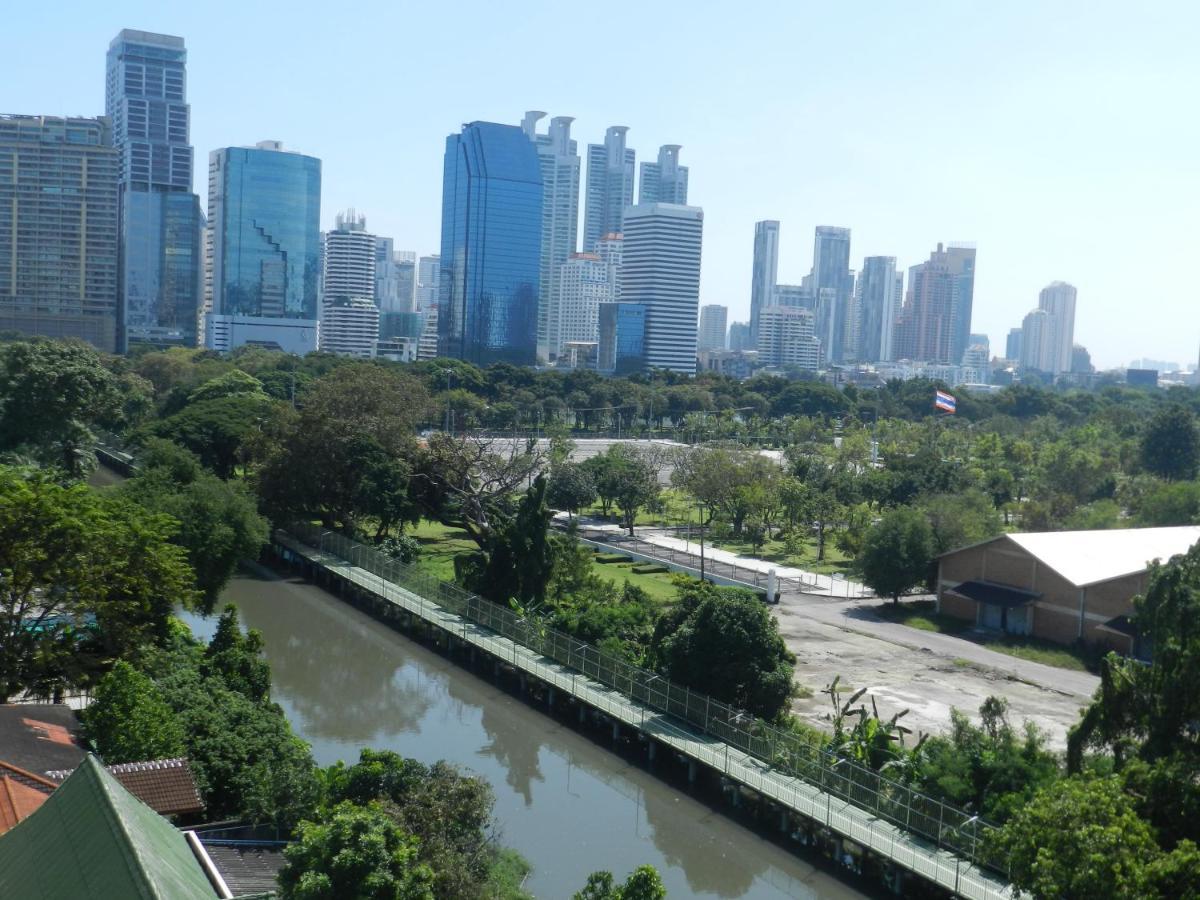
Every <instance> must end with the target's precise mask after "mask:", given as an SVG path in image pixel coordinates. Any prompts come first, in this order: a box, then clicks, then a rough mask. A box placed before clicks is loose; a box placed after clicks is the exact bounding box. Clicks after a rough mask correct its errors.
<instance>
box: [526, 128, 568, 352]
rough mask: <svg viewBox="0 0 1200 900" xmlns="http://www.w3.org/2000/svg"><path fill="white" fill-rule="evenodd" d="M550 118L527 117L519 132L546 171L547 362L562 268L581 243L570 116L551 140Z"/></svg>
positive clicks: (542, 300)
mask: <svg viewBox="0 0 1200 900" xmlns="http://www.w3.org/2000/svg"><path fill="white" fill-rule="evenodd" d="M545 115H546V114H545V113H544V112H537V111H534V112H527V113H525V118H524V119H523V120H522V122H521V128H522V130H523V131H524V132H525V134H526V136H528V138H529V140H531V141H532V142H533V145H534V147H535V148H536V149H537V155H538V165H539V166H540V168H541V170H542V257H541V267H540V270H539V275H538V278H539V282H538V326H537V335H538V337H537V346H538V357H539V358H540V359H548V358H549V357H550V356H552V355H556V354H557V352H558V348H557V347H556V346H554V343H555V342H554V340H553V339H552V337H551V334H550V319H551V310H552V308H553V307H554V306H555V304H557V303H558V302H559V276H560V273H561V270H562V266H563V263H565V262H566V261H567V258H568V257H570V255H571V254H572V253H574V252H575V242H576V241H577V240H578V238H579V150H578V147H577V145H576V143H575V141H573V140H571V123H572V122H574V121H575V120H574V119H572V118H571V117H570V116H555V117H554V118H553V119H551V120H550V130H549V132H548V133H547V134H538V131H537V123H538V120H539V119H541V118H543V117H544V116H545Z"/></svg>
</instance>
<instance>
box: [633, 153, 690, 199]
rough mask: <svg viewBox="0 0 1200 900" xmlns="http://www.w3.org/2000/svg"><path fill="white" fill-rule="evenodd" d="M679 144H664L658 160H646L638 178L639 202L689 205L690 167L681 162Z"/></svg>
mask: <svg viewBox="0 0 1200 900" xmlns="http://www.w3.org/2000/svg"><path fill="white" fill-rule="evenodd" d="M680 149H681V145H679V144H663V145H662V146H661V147H660V148H659V149H658V162H644V163H642V166H641V176H640V178H639V180H638V203H678V204H681V205H683V206H686V205H687V193H688V169H687V166H681V165H680V164H679V151H680Z"/></svg>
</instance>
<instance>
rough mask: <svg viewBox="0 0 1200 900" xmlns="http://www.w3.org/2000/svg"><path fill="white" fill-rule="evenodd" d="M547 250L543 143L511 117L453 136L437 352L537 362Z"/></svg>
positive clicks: (485, 361)
mask: <svg viewBox="0 0 1200 900" xmlns="http://www.w3.org/2000/svg"><path fill="white" fill-rule="evenodd" d="M541 252H542V174H541V167H540V164H539V162H538V154H537V150H536V148H535V147H534V145H533V144H532V143H531V142H530V140H529V138H528V137H527V136H526V135H525V133H524V132H523V131H522V130H521V129H520V128H518V127H516V126H513V125H497V124H494V123H491V122H472V123H470V124H469V125H464V126H463V130H462V132H461V133H460V134H452V135H450V136H449V137H448V138H446V156H445V166H444V172H443V181H442V253H441V284H440V286H439V291H438V355H439V356H449V357H454V358H457V359H462V360H466V361H468V362H471V363H474V364H476V365H480V366H486V365H490V364H491V363H495V362H510V363H513V364H515V365H530V366H531V365H533V364H534V363H536V361H537V317H538V285H539V272H540V266H541Z"/></svg>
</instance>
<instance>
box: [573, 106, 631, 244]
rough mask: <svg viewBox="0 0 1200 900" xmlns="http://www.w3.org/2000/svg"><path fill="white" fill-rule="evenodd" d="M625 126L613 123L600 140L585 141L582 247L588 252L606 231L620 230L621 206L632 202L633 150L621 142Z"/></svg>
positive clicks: (614, 232) (622, 213) (623, 211)
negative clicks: (594, 142) (585, 189)
mask: <svg viewBox="0 0 1200 900" xmlns="http://www.w3.org/2000/svg"><path fill="white" fill-rule="evenodd" d="M628 131H629V129H628V128H627V127H626V126H624V125H614V126H612V127H611V128H609V129H608V130H607V131H606V132H605V133H604V143H603V144H588V167H587V196H586V200H585V202H584V208H583V249H584V250H585V251H586V252H588V253H590V252H592V251H593V250H595V249H596V242H597V241H599V240H600V239H601V238H603V237H604V235H606V234H621V233H622V232H623V231H624V228H623V226H622V222H623V219H624V216H625V208H626V207H627V206H629V205H631V204H632V203H633V165H634V161H635V160H634V156H635V154H634V152H633V150H631V149H629V148H627V147H626V146H625V134H626V132H628Z"/></svg>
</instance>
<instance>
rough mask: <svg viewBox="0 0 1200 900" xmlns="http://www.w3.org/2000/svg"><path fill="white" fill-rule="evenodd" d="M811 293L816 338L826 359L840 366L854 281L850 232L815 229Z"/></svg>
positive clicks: (849, 336)
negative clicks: (814, 300) (814, 298)
mask: <svg viewBox="0 0 1200 900" xmlns="http://www.w3.org/2000/svg"><path fill="white" fill-rule="evenodd" d="M812 289H813V293H814V294H815V296H816V315H817V337H819V338H820V340H821V346H822V347H823V348H824V352H825V357H826V359H827V360H828V361H829V362H831V363H840V362H842V361H843V360H844V359H845V356H846V352H845V351H846V344H847V341H849V340H852V337H853V333H852V331H851V329H850V327H849V322H850V319H849V313H850V302H851V295H852V294H853V292H854V277H853V276H852V275H851V273H850V229H849V228H839V227H836V226H834V225H818V226H817V229H816V233H815V234H814V235H813V267H812Z"/></svg>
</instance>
